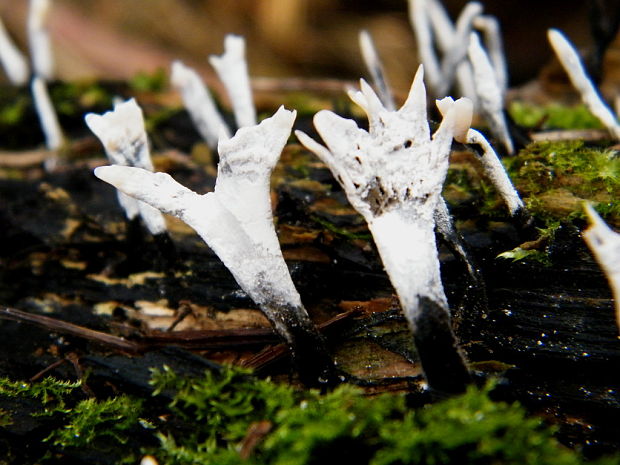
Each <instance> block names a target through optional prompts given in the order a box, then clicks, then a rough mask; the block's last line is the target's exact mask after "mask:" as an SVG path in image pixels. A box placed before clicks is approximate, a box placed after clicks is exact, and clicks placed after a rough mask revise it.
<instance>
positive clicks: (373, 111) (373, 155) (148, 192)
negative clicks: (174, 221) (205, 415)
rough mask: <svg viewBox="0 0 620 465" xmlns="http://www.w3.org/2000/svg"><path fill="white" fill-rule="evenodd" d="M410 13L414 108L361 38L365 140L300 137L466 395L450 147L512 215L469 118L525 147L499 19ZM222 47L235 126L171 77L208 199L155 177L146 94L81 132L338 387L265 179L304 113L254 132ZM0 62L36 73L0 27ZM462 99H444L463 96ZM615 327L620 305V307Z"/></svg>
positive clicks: (122, 182)
mask: <svg viewBox="0 0 620 465" xmlns="http://www.w3.org/2000/svg"><path fill="white" fill-rule="evenodd" d="M48 9H49V0H31V9H30V17H29V20H28V35H29V40H30V47H31V59H32V67H33V75H34V77H33V79H32V93H33V96H34V100H35V103H36V108H37V111H38V114H39V117H40V120H41V124H42V127H43V130H44V132H45V135H46V140H47V146H48V148H49V149H50V150H57V149H58V148H59V147H60V146H61V144H62V140H63V137H62V131H61V129H60V126H59V125H58V121H57V118H56V115H55V112H54V110H53V107H52V105H51V102H50V100H49V96H48V95H47V91H46V86H45V81H46V80H47V79H50V77H51V76H52V75H53V61H52V58H51V46H50V40H49V34H48V32H47V28H46V19H45V18H46V15H47V11H48ZM409 11H410V19H411V23H412V26H413V29H414V32H415V36H416V39H417V44H418V51H419V56H420V59H421V61H422V65H420V67H419V68H418V71H417V73H416V75H415V78H414V80H413V83H412V85H411V89H410V91H409V94H408V97H407V99H406V101H405V102H404V103H403V104H402V106H400V108H398V105H397V103H396V102H395V99H394V93H393V92H392V90H391V89H390V87H389V84H388V81H387V79H386V77H385V73H384V71H383V66H382V64H381V60H380V58H379V54H378V53H377V51H376V49H375V46H374V43H373V40H372V37H371V36H370V34H369V33H368V32H366V31H363V32H361V33H360V36H359V41H360V48H361V52H362V56H363V59H364V61H365V63H366V65H367V67H368V70H369V73H370V76H371V78H372V83H373V84H374V87H375V89H376V92H375V90H373V88H372V87H371V85H370V84H368V83H367V82H366V81H364V80H361V81H360V90H359V91H354V90H351V91H350V92H349V97H350V98H351V100H352V101H353V102H354V103H355V104H357V105H358V106H359V107H361V108H362V109H363V110H364V112H365V113H366V116H367V118H368V125H369V128H368V130H365V129H362V128H360V127H359V126H358V124H357V123H356V122H355V121H353V120H351V119H346V118H343V117H341V116H338V115H336V114H335V113H333V112H331V111H327V110H322V111H320V112H318V113H317V114H316V115H315V116H314V126H315V128H316V130H317V132H318V134H319V135H320V137H321V138H322V139H323V141H324V143H325V145H321V144H320V143H319V142H317V141H315V140H313V139H312V138H311V137H309V136H308V135H306V134H305V133H303V132H301V131H296V132H295V134H296V136H297V138H298V140H299V141H300V142H301V143H302V144H303V145H304V146H305V147H306V148H307V149H308V150H310V151H311V152H313V153H314V154H316V156H318V157H319V158H320V159H321V161H322V162H323V163H324V164H325V165H326V166H327V167H328V168H329V169H330V170H331V172H332V174H333V175H334V177H335V178H336V180H337V181H338V183H339V184H340V185H341V186H342V189H343V190H344V192H345V194H346V196H347V198H348V200H349V202H350V203H351V205H352V206H353V207H354V208H355V209H356V210H357V211H358V212H359V213H360V214H361V215H362V217H363V218H364V219H365V221H366V222H367V223H368V227H369V229H370V231H371V233H372V236H373V238H374V241H375V244H376V246H377V249H378V251H379V254H380V257H381V259H382V261H383V264H384V267H385V270H386V272H387V274H388V276H389V278H390V280H391V282H392V284H393V286H394V289H395V290H396V293H397V294H398V298H399V301H400V304H401V307H402V309H403V311H404V314H405V316H406V318H407V320H408V322H409V325H410V328H411V330H412V333H413V339H414V342H415V345H416V347H417V350H418V354H419V356H420V360H421V364H422V367H423V370H424V373H425V376H426V379H427V382H428V384H429V386H430V387H431V388H433V389H436V390H438V391H442V392H462V391H464V389H465V386H466V385H467V383H468V382H469V380H470V373H469V369H468V367H467V363H466V361H465V359H464V357H463V356H462V354H461V352H460V350H459V348H458V344H457V341H456V338H455V336H454V333H453V331H452V327H451V322H450V309H449V306H448V300H447V298H446V294H445V292H444V287H443V284H442V282H441V276H440V264H439V256H438V250H437V243H436V237H435V233H436V232H437V233H438V234H439V235H440V236H441V237H442V238H443V239H445V240H446V241H447V242H448V243H449V244H450V245H451V246H452V250H454V251H455V252H456V254H457V255H459V256H460V258H462V259H463V262H464V263H466V265H467V269H468V273H469V275H470V277H471V278H472V279H473V280H474V281H475V282H477V283H478V284H480V285H482V284H481V282H480V277H479V275H478V272H477V271H476V267H475V266H474V264H473V263H471V261H470V259H469V257H468V256H467V253H466V249H465V247H464V245H463V243H462V241H461V239H460V238H459V235H458V234H457V233H456V228H455V227H454V225H453V223H452V219H451V217H450V213H449V211H448V208H447V206H446V203H445V201H444V199H443V198H442V196H441V192H442V188H443V185H444V182H445V179H446V175H447V171H448V164H449V156H450V152H451V147H452V144H453V141H457V142H459V143H461V144H464V145H465V147H467V148H469V149H471V150H472V151H473V152H474V153H475V154H476V155H477V157H478V159H479V161H480V163H481V165H482V168H483V170H484V172H485V174H486V176H487V178H488V179H489V180H490V181H491V183H492V184H493V185H494V187H495V188H496V189H497V191H498V193H499V194H500V196H501V198H502V199H503V201H504V203H505V205H506V208H507V210H508V211H509V214H510V215H511V216H512V217H513V218H515V219H516V218H519V219H520V220H523V219H527V218H528V214H527V211H526V209H525V206H524V204H523V201H522V200H521V198H520V197H519V194H518V193H517V191H516V189H515V188H514V186H513V184H512V182H511V180H510V179H509V177H508V175H507V173H506V171H505V169H504V168H503V166H502V163H501V162H500V159H499V157H498V156H497V154H496V151H495V149H494V147H493V146H492V145H491V143H489V141H487V139H486V138H485V136H484V135H483V134H482V133H481V132H479V131H477V130H474V129H472V128H470V125H471V120H472V114H473V112H474V111H477V112H479V113H480V114H481V115H482V116H483V117H484V118H485V120H486V121H487V123H488V126H489V130H490V132H491V134H492V135H493V136H494V138H495V140H497V141H498V142H499V144H501V146H502V147H503V150H504V151H505V153H507V154H512V153H513V152H514V150H515V146H514V143H513V141H512V138H511V135H510V132H509V130H508V125H507V122H506V118H505V109H504V101H505V94H506V89H507V81H508V78H507V73H506V60H505V57H504V54H503V49H502V40H501V36H500V33H499V26H498V22H497V20H496V19H495V18H493V17H491V16H488V15H484V14H483V8H482V5H481V4H479V3H477V2H470V3H467V4H466V5H465V7H464V8H463V11H462V13H461V14H460V16H459V18H458V19H457V21H456V23H453V22H452V21H451V20H450V18H449V16H448V15H447V13H446V11H445V9H444V8H443V6H442V5H441V3H440V2H439V0H409ZM549 40H550V42H551V44H552V45H553V47H554V49H555V50H556V53H557V55H558V57H559V59H560V61H561V62H562V64H563V65H564V67H565V68H566V70H567V72H568V73H569V76H570V78H571V81H572V82H573V84H574V85H575V87H576V88H577V89H578V90H579V92H580V93H581V95H582V98H583V100H584V102H585V103H586V105H587V106H588V108H590V110H591V111H592V113H593V114H594V115H596V116H597V117H598V118H599V119H600V120H601V121H602V122H603V123H604V124H605V126H606V127H607V128H608V130H609V132H610V133H611V134H612V135H613V136H614V137H615V138H616V139H620V126H618V124H617V122H616V118H615V116H614V115H613V113H612V112H611V111H610V110H609V108H608V107H607V106H606V105H605V104H604V103H603V102H602V100H601V98H600V96H599V95H598V93H597V91H596V89H595V87H594V86H593V84H592V83H591V81H590V79H589V78H588V76H587V75H586V73H585V71H584V70H583V66H582V65H581V63H580V60H579V57H578V55H577V53H576V52H575V50H574V49H573V47H572V46H571V45H570V43H569V42H568V41H567V39H566V38H564V36H563V35H562V34H561V33H560V32H558V31H555V30H551V31H550V32H549ZM224 49H225V51H224V53H223V54H222V55H221V56H212V57H211V58H210V63H211V65H212V66H213V68H214V69H215V71H216V72H217V74H218V76H219V78H220V80H221V82H222V83H223V85H224V88H225V89H226V92H227V94H228V97H229V100H230V103H231V106H232V110H233V113H234V116H235V123H236V128H231V127H229V126H228V124H227V123H226V122H225V119H224V118H223V116H222V115H221V114H220V112H219V111H218V108H217V106H216V104H215V102H214V100H213V98H212V97H211V93H210V91H209V89H208V88H207V87H206V86H205V84H204V83H203V82H202V80H201V78H200V76H199V75H198V73H197V72H196V71H194V70H192V69H191V68H189V67H187V66H185V65H184V64H182V63H181V62H179V61H176V62H174V63H173V64H172V70H171V71H172V73H171V82H172V84H173V86H174V87H175V88H176V89H177V90H178V91H179V93H180V95H181V97H182V100H183V102H184V104H185V106H186V109H187V111H188V113H189V115H190V116H191V119H192V120H193V122H194V124H195V126H196V128H197V130H198V132H199V133H200V135H201V136H202V137H203V138H204V140H205V141H206V142H207V144H208V145H209V146H211V147H212V148H217V152H218V154H219V164H218V173H217V179H216V184H215V189H214V191H213V192H208V193H206V194H204V195H200V194H197V193H196V192H193V191H191V190H190V189H188V188H186V187H185V186H183V185H181V184H179V183H178V182H177V181H175V180H174V179H172V177H171V176H169V175H168V174H165V173H155V172H153V163H152V162H151V159H150V155H149V147H148V140H147V135H146V132H145V129H144V119H143V115H142V110H141V109H140V107H139V106H138V104H137V103H136V101H135V100H133V99H131V100H128V101H126V102H117V103H116V104H115V106H114V109H113V111H110V112H108V113H105V114H103V115H96V114H88V115H86V124H87V125H88V126H89V128H90V129H91V130H92V131H93V133H95V134H96V135H97V137H98V138H99V139H100V140H101V142H102V144H103V146H104V149H105V152H106V154H107V157H108V159H109V161H110V163H111V166H106V167H99V168H97V169H96V170H95V174H96V176H97V177H98V178H100V179H102V180H104V181H106V182H108V183H110V184H112V185H114V186H115V187H116V188H117V189H118V190H119V192H118V200H119V203H120V204H121V206H122V208H123V209H124V211H125V214H126V216H127V218H128V219H130V220H132V219H134V218H137V217H138V216H139V217H140V218H141V219H142V221H143V222H144V224H145V225H146V227H147V229H148V230H149V232H150V233H152V234H153V235H160V234H165V233H166V224H165V220H164V216H163V215H162V212H163V213H167V214H170V215H174V216H176V217H178V218H180V219H181V220H183V221H184V222H186V223H187V224H188V225H190V226H191V227H192V228H193V229H195V231H196V232H197V233H198V234H199V235H200V237H201V238H202V239H203V240H204V241H205V242H206V243H207V244H208V246H209V247H210V248H211V249H212V250H213V251H214V252H215V253H216V254H217V256H218V257H219V258H220V260H221V261H222V262H223V263H224V265H225V266H226V267H227V268H228V269H229V270H230V272H231V273H232V275H233V276H234V278H235V280H236V281H237V283H238V284H239V286H240V287H241V288H242V289H243V290H244V291H245V292H246V293H247V295H248V296H250V297H251V298H252V299H253V300H254V302H255V303H256V304H257V305H258V307H259V308H260V309H261V310H262V311H263V312H264V314H265V315H266V316H267V318H268V319H269V321H270V322H271V324H272V326H273V328H274V329H275V331H276V332H277V333H278V334H279V335H280V336H281V337H282V339H284V340H285V341H286V342H287V343H288V345H289V346H290V348H291V349H292V354H293V359H294V361H295V363H296V365H297V367H298V369H299V372H300V375H301V376H302V379H303V380H304V381H306V382H307V383H308V384H321V383H328V384H336V383H338V382H339V381H340V377H339V375H338V373H337V369H336V366H335V363H334V361H333V360H332V358H331V356H330V354H329V352H328V350H327V347H326V341H325V339H324V337H323V336H322V335H321V334H320V333H319V332H318V330H317V328H316V327H315V325H314V324H313V323H312V321H311V320H310V318H309V316H308V313H307V311H306V309H305V308H304V306H303V304H302V301H301V297H300V295H299V293H298V291H297V289H296V288H295V285H294V283H293V280H292V279H291V276H290V273H289V270H288V267H287V264H286V263H285V261H284V258H283V255H282V251H281V249H280V244H279V241H278V237H277V235H276V231H275V228H274V220H273V215H272V206H271V200H270V177H271V174H272V171H273V169H274V167H275V165H276V163H277V162H278V159H279V157H280V154H281V152H282V150H283V148H284V146H285V145H286V143H287V141H288V140H289V137H290V136H291V132H292V130H293V125H294V122H295V118H296V112H295V111H290V110H286V109H285V108H283V107H280V109H278V110H277V112H275V114H273V115H272V116H271V117H268V118H266V119H264V120H263V121H261V122H260V123H259V122H258V119H257V115H256V109H255V106H254V102H253V97H252V92H251V86H250V77H249V73H248V66H247V63H246V59H245V41H244V39H243V38H242V37H239V36H233V35H228V36H226V38H225V40H224ZM0 61H2V64H3V65H4V67H5V69H6V70H7V75H8V76H9V78H10V79H11V81H12V82H14V83H15V84H18V85H20V84H24V83H25V82H26V81H27V80H28V77H29V70H28V64H27V62H26V60H25V59H24V57H23V56H22V55H21V53H20V52H19V50H18V49H17V48H16V47H15V46H14V45H13V44H12V42H11V41H10V39H9V37H8V35H7V34H6V31H5V30H4V27H3V26H2V25H1V24H0ZM424 79H426V83H427V85H428V87H429V89H430V93H431V94H432V95H433V96H434V97H437V98H440V99H439V100H437V101H436V106H437V109H438V110H439V113H440V114H441V115H442V118H443V119H442V121H441V123H440V125H439V126H438V128H437V129H436V130H435V131H434V133H431V126H430V125H429V121H428V118H427V92H426V86H425V83H424ZM455 86H456V87H457V88H458V91H455V92H459V94H458V95H462V96H463V97H461V98H458V99H456V100H454V99H453V98H451V97H448V96H446V95H448V94H449V93H450V92H451V91H452V90H453V88H454V87H455ZM586 209H587V212H588V215H589V217H590V219H591V221H592V224H593V226H592V227H591V229H589V230H588V231H587V232H585V233H584V237H585V239H586V241H587V242H588V244H589V245H590V247H591V248H592V250H593V252H594V254H595V255H596V257H597V259H598V260H599V262H600V263H601V266H602V267H603V269H604V270H605V271H606V272H607V274H608V275H609V280H610V283H611V286H612V288H613V290H614V292H615V294H616V297H618V294H619V293H620V269H619V268H618V264H619V263H620V252H619V251H620V239H618V237H619V236H618V235H617V234H616V233H614V232H613V231H611V230H610V229H609V228H608V227H607V226H605V225H604V223H603V222H602V220H601V219H600V218H599V217H598V216H597V215H596V213H594V211H593V210H592V208H591V207H586ZM617 312H618V320H619V324H620V306H617Z"/></svg>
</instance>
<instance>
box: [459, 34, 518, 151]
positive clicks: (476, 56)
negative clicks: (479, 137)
mask: <svg viewBox="0 0 620 465" xmlns="http://www.w3.org/2000/svg"><path fill="white" fill-rule="evenodd" d="M468 54H469V61H470V62H471V65H472V67H473V70H474V84H475V86H476V94H477V95H478V101H479V102H480V109H481V111H482V114H483V115H484V117H485V119H486V120H487V122H488V124H489V127H490V129H491V132H492V133H493V135H494V136H495V137H497V138H498V139H499V140H500V141H501V142H502V144H503V145H504V147H506V151H507V152H508V153H509V154H512V153H514V144H513V143H512V139H511V137H510V133H509V131H508V124H507V123H506V117H505V115H504V95H503V93H502V89H501V87H500V85H499V83H498V81H497V76H496V75H495V71H494V69H493V66H492V65H491V61H490V59H489V56H488V55H487V53H486V51H485V50H484V48H482V44H481V43H480V39H479V38H478V34H476V33H472V34H471V35H470V38H469V47H468Z"/></svg>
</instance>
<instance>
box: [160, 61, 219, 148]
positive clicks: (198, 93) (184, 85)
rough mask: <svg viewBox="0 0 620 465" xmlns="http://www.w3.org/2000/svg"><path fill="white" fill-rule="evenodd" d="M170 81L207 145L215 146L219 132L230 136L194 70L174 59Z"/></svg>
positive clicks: (207, 91) (209, 95)
mask: <svg viewBox="0 0 620 465" xmlns="http://www.w3.org/2000/svg"><path fill="white" fill-rule="evenodd" d="M171 82H172V85H173V86H174V87H176V88H177V90H178V91H179V92H180V93H181V97H182V99H183V104H184V105H185V108H186V109H187V111H188V113H189V115H190V117H191V118H192V121H193V122H194V125H195V126H196V129H197V130H198V132H199V133H200V135H201V136H202V137H203V139H204V140H205V141H206V142H207V144H208V145H209V147H211V148H215V147H217V141H218V139H219V137H220V134H222V135H223V136H224V137H226V138H228V137H230V130H229V129H228V126H227V125H226V123H225V122H224V119H223V118H222V116H221V115H220V113H219V111H218V110H217V107H216V106H215V103H214V102H213V98H211V94H210V93H209V90H208V89H207V87H206V86H205V84H204V82H203V81H202V79H201V78H200V76H199V75H198V73H197V72H196V71H194V70H193V69H191V68H189V67H188V66H185V65H184V64H183V63H181V62H180V61H175V62H173V63H172V77H171Z"/></svg>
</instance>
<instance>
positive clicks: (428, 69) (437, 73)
mask: <svg viewBox="0 0 620 465" xmlns="http://www.w3.org/2000/svg"><path fill="white" fill-rule="evenodd" d="M432 2H433V0H409V21H410V23H411V27H412V29H413V32H414V34H415V38H416V44H417V47H418V55H419V58H420V61H421V62H422V64H423V65H424V70H425V73H426V80H427V82H428V85H429V87H430V88H431V92H432V93H433V94H436V93H437V91H438V89H439V86H440V85H441V81H442V75H441V67H440V65H439V59H438V58H437V54H436V53H435V46H434V44H433V29H432V26H433V24H431V20H430V18H429V14H431V8H430V7H429V4H430V3H432ZM439 8H440V10H441V11H439V13H438V17H439V18H438V19H439V21H438V22H437V25H438V26H439V27H442V28H443V29H441V30H440V31H439V34H437V36H439V37H441V39H440V40H441V42H440V45H443V46H444V47H445V49H444V50H447V49H448V48H449V45H448V42H447V40H448V39H444V38H446V37H447V36H448V28H449V27H450V32H451V29H452V28H451V26H452V24H451V22H450V20H449V18H448V17H447V15H443V14H442V13H445V11H443V9H441V6H439ZM436 14H437V13H436ZM451 38H452V35H451V34H450V42H451ZM442 48H443V47H442Z"/></svg>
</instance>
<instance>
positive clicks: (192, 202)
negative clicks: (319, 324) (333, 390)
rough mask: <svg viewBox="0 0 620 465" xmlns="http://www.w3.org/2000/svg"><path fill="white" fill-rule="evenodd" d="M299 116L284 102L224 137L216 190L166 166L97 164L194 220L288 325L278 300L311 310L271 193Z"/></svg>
mask: <svg viewBox="0 0 620 465" xmlns="http://www.w3.org/2000/svg"><path fill="white" fill-rule="evenodd" d="M294 120H295V112H291V111H288V110H285V109H284V108H280V109H279V110H278V111H277V112H276V114H275V115H274V116H272V117H271V118H267V119H265V120H264V121H262V122H261V123H260V124H259V125H256V126H252V127H247V128H241V129H239V130H238V131H237V133H236V134H235V135H234V136H233V137H232V138H231V139H228V140H220V143H219V147H218V149H219V153H220V164H219V166H218V176H217V180H216V185H215V191H214V192H209V193H207V194H204V195H199V194H197V193H195V192H193V191H191V190H189V189H188V188H186V187H184V186H182V185H181V184H179V183H178V182H176V181H175V180H174V179H173V178H172V177H171V176H169V175H168V174H165V173H152V172H149V171H146V170H142V169H138V168H130V167H121V166H106V167H100V168H97V169H96V170H95V175H96V176H97V177H99V178H100V179H102V180H104V181H106V182H108V183H110V184H112V185H114V186H115V187H116V188H117V189H119V190H121V191H123V192H124V193H125V194H127V195H130V196H132V197H134V198H137V199H139V200H141V201H143V202H146V203H148V204H149V205H152V206H153V207H155V208H157V209H159V210H161V211H162V212H164V213H169V214H171V215H174V216H176V217H178V218H180V219H181V220H183V221H184V222H186V223H187V224H188V225H189V226H191V227H192V228H194V229H195V230H196V232H197V233H198V234H199V235H200V236H201V237H202V239H203V240H204V241H205V242H206V243H207V245H209V247H210V248H211V249H212V250H213V251H214V252H215V253H216V254H217V256H218V257H219V258H220V260H222V262H223V263H224V265H225V266H226V267H227V268H228V269H229V270H230V272H231V273H232V275H233V276H234V277H235V280H236V281H237V283H238V284H239V286H240V287H241V288H242V289H243V290H244V291H245V292H246V293H247V294H248V295H249V296H250V297H251V298H252V299H253V300H254V301H255V302H256V303H257V304H258V305H259V306H260V307H261V309H262V310H263V311H264V312H265V313H267V314H268V316H271V318H270V320H272V321H274V322H275V324H276V326H277V329H278V330H279V331H280V332H281V333H286V328H285V327H284V326H285V324H284V323H283V322H281V319H282V315H280V316H278V315H276V313H277V310H275V309H276V308H277V307H280V308H285V307H288V308H292V307H294V308H297V309H300V311H302V312H304V315H305V311H303V307H302V305H301V299H300V297H299V294H298V292H297V290H296V289H295V286H294V284H293V282H292V280H291V277H290V274H289V272H288V268H287V266H286V263H285V261H284V258H283V256H282V252H281V250H280V246H279V243H278V238H277V235H276V232H275V228H274V225H273V216H272V213H271V201H270V195H269V179H270V176H271V172H272V170H273V168H274V166H275V164H276V163H277V161H278V159H279V156H280V153H281V151H282V149H283V148H284V145H285V144H286V141H287V139H288V137H289V135H290V132H291V128H292V126H293V122H294ZM278 322H280V325H279V326H278Z"/></svg>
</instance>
